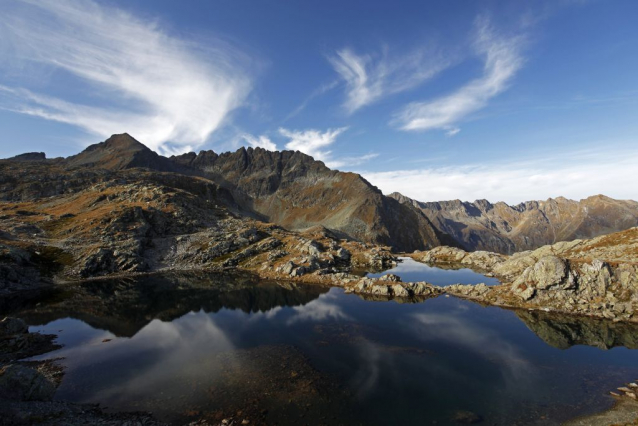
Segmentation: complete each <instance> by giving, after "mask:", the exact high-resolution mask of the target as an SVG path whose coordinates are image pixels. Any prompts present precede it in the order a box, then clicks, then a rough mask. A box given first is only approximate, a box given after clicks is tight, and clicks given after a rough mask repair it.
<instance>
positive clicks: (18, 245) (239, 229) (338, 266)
mask: <svg viewBox="0 0 638 426" xmlns="http://www.w3.org/2000/svg"><path fill="white" fill-rule="evenodd" d="M114 158H115V157H114ZM149 158H151V160H152V159H153V158H155V160H157V158H158V157H153V156H152V157H149ZM75 160H77V157H76V158H74V159H72V160H52V161H42V160H40V159H38V160H36V161H20V162H15V161H0V178H1V180H0V198H2V199H3V200H4V201H3V202H2V203H0V229H1V230H2V232H1V233H0V296H2V297H0V301H2V303H3V304H8V303H9V302H8V300H10V298H9V297H8V296H9V295H13V294H15V293H16V292H18V291H21V292H24V290H30V289H34V288H40V287H42V286H51V285H53V283H54V281H56V280H57V281H60V280H77V279H85V278H93V277H99V276H111V275H122V274H129V275H130V274H135V273H147V272H160V271H161V272H166V271H175V270H206V269H207V270H216V271H221V270H226V269H244V270H248V271H252V272H254V273H256V274H258V275H260V276H262V277H266V278H282V277H283V278H288V279H294V280H300V281H319V282H326V283H330V282H332V281H331V280H333V279H336V278H334V277H336V276H343V275H339V274H347V272H348V271H349V270H350V269H351V268H355V267H365V268H367V269H372V268H383V267H387V266H388V265H390V264H391V262H393V261H394V259H395V258H394V256H393V255H392V254H391V253H390V251H389V248H388V247H381V246H375V245H369V244H365V243H361V242H357V241H349V240H342V239H341V238H339V237H340V235H339V234H335V233H334V232H332V231H330V230H328V229H326V228H323V227H314V228H311V229H308V230H306V231H305V232H304V233H298V232H294V231H288V230H285V229H284V228H281V227H279V226H277V225H274V224H270V223H265V222H261V221H259V220H256V219H253V218H251V217H246V216H241V215H240V213H242V209H241V207H240V206H239V203H237V202H235V198H234V196H233V194H232V193H231V192H230V191H229V190H227V189H225V188H224V187H222V186H221V185H219V184H217V183H215V182H213V181H211V180H209V179H207V178H205V177H202V176H198V175H195V174H193V175H188V174H183V173H176V172H158V171H154V170H148V169H141V168H122V169H119V168H116V169H115V170H110V169H108V168H102V167H96V166H95V164H96V163H95V162H94V161H93V162H92V163H91V164H93V166H91V167H85V166H83V165H81V166H78V165H76V164H74V165H72V166H69V165H68V162H69V161H75ZM153 161H154V160H153ZM159 161H163V160H161V158H160V159H159ZM108 162H109V163H110V162H111V159H110V158H109V159H108ZM117 164H118V165H121V164H122V163H121V162H117ZM180 167H181V166H180Z"/></svg>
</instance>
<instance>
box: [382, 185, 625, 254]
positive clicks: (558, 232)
mask: <svg viewBox="0 0 638 426" xmlns="http://www.w3.org/2000/svg"><path fill="white" fill-rule="evenodd" d="M388 196H389V197H391V198H394V199H396V200H397V201H399V202H401V203H403V204H409V205H411V206H413V207H415V208H418V209H420V210H421V211H422V212H423V213H424V214H425V215H426V216H427V217H428V218H429V219H430V221H431V222H432V223H433V224H434V226H435V227H436V228H437V229H439V231H441V232H446V233H448V234H450V235H451V236H452V237H453V238H455V239H456V241H458V242H459V244H460V245H462V246H463V247H464V248H465V249H467V250H487V251H494V252H498V253H505V254H511V253H514V252H517V251H524V250H531V249H536V248H538V247H540V246H543V245H546V244H553V243H556V242H560V241H570V240H574V239H578V238H594V237H597V236H599V235H603V234H607V233H610V232H616V231H621V230H624V229H628V228H631V227H634V226H637V225H638V202H636V201H633V200H616V199H613V198H611V197H607V196H605V195H602V194H598V195H592V196H590V197H587V198H584V199H582V200H579V201H575V200H570V199H568V198H565V197H556V198H548V199H547V200H533V201H526V202H522V203H519V204H516V205H509V204H506V203H504V202H497V203H494V204H492V203H491V202H489V201H487V200H476V201H474V202H464V201H460V200H450V201H436V202H421V201H417V200H414V199H411V198H409V197H406V196H404V195H402V194H400V193H397V192H395V193H392V194H389V195H388Z"/></svg>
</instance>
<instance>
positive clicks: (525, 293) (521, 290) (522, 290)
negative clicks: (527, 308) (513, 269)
mask: <svg viewBox="0 0 638 426" xmlns="http://www.w3.org/2000/svg"><path fill="white" fill-rule="evenodd" d="M511 289H512V293H514V294H515V295H516V296H518V297H520V298H521V299H523V300H525V301H527V300H530V299H531V298H532V297H534V295H535V294H536V289H535V288H534V287H532V286H531V285H528V284H525V283H518V282H515V283H514V284H512V288H511Z"/></svg>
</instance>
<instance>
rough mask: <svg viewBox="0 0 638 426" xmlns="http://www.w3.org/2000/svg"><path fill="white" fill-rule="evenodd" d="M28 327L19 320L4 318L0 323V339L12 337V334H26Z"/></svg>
mask: <svg viewBox="0 0 638 426" xmlns="http://www.w3.org/2000/svg"><path fill="white" fill-rule="evenodd" d="M28 332H29V327H27V325H26V324H25V322H24V321H22V320H21V319H19V318H9V317H7V318H5V319H3V320H2V321H0V337H2V336H12V335H14V334H26V333H28Z"/></svg>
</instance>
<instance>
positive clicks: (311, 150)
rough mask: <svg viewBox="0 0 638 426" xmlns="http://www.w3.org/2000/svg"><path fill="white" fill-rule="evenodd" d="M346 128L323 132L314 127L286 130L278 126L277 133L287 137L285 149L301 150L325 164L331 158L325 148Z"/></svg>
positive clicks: (330, 152)
mask: <svg viewBox="0 0 638 426" xmlns="http://www.w3.org/2000/svg"><path fill="white" fill-rule="evenodd" d="M346 130H348V128H347V127H340V128H337V129H328V130H326V131H325V132H322V131H320V130H315V129H308V130H288V129H284V128H280V129H279V133H280V134H281V135H282V136H284V137H286V138H288V139H289V142H288V143H286V149H290V150H293V151H301V152H303V153H304V154H308V155H310V156H311V157H313V158H314V159H315V160H319V161H323V162H325V163H326V164H327V163H328V162H330V161H331V160H332V151H330V150H326V148H327V147H329V146H330V145H332V144H333V143H335V141H336V140H337V137H338V136H339V135H340V134H342V133H343V132H345V131H346ZM329 167H330V166H329Z"/></svg>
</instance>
